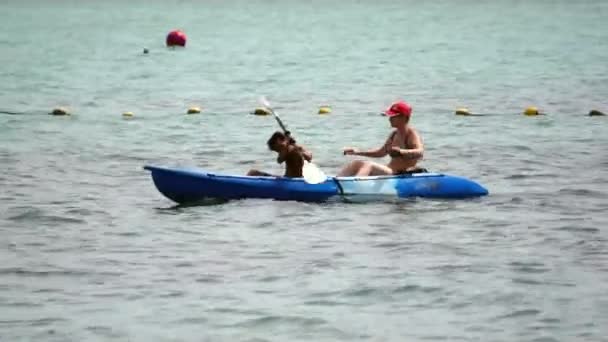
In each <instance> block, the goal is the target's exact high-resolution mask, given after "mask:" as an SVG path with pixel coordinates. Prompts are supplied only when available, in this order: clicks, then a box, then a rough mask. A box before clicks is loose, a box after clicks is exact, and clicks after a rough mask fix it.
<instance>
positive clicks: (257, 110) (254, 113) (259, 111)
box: [253, 107, 272, 115]
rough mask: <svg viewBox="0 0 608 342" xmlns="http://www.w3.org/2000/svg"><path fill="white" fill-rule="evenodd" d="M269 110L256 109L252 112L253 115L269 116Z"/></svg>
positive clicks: (264, 108) (263, 108)
mask: <svg viewBox="0 0 608 342" xmlns="http://www.w3.org/2000/svg"><path fill="white" fill-rule="evenodd" d="M270 114H272V113H271V112H270V109H268V108H266V107H258V108H256V109H255V110H254V111H253V115H270Z"/></svg>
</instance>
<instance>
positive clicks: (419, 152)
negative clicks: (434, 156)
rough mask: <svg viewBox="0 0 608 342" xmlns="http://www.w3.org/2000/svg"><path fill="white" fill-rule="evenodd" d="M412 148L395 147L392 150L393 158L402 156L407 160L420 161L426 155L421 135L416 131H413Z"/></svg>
mask: <svg viewBox="0 0 608 342" xmlns="http://www.w3.org/2000/svg"><path fill="white" fill-rule="evenodd" d="M412 133H413V134H412V138H411V139H412V141H411V144H412V148H408V149H405V148H397V147H393V148H392V150H391V156H393V154H394V156H401V157H403V158H406V159H420V158H422V157H423V155H424V145H423V144H422V139H420V135H418V132H416V131H415V130H412Z"/></svg>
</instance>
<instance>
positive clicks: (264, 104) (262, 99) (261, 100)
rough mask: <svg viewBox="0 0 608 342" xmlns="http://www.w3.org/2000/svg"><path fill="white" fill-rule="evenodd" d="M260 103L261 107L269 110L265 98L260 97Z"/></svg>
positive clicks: (268, 103) (268, 104)
mask: <svg viewBox="0 0 608 342" xmlns="http://www.w3.org/2000/svg"><path fill="white" fill-rule="evenodd" d="M260 103H261V104H262V106H264V107H266V108H270V102H268V100H267V99H266V96H262V97H260Z"/></svg>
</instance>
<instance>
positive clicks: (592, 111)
mask: <svg viewBox="0 0 608 342" xmlns="http://www.w3.org/2000/svg"><path fill="white" fill-rule="evenodd" d="M605 115H606V114H605V113H602V112H600V111H599V110H597V109H593V110H591V111H590V112H589V116H605Z"/></svg>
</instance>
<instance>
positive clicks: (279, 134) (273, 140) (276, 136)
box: [266, 131, 287, 149]
mask: <svg viewBox="0 0 608 342" xmlns="http://www.w3.org/2000/svg"><path fill="white" fill-rule="evenodd" d="M285 139H287V136H286V135H285V133H283V132H279V131H276V132H274V134H273V135H272V136H271V137H270V139H268V142H267V143H266V144H268V148H270V149H272V145H274V144H276V143H277V142H278V141H279V140H285Z"/></svg>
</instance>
